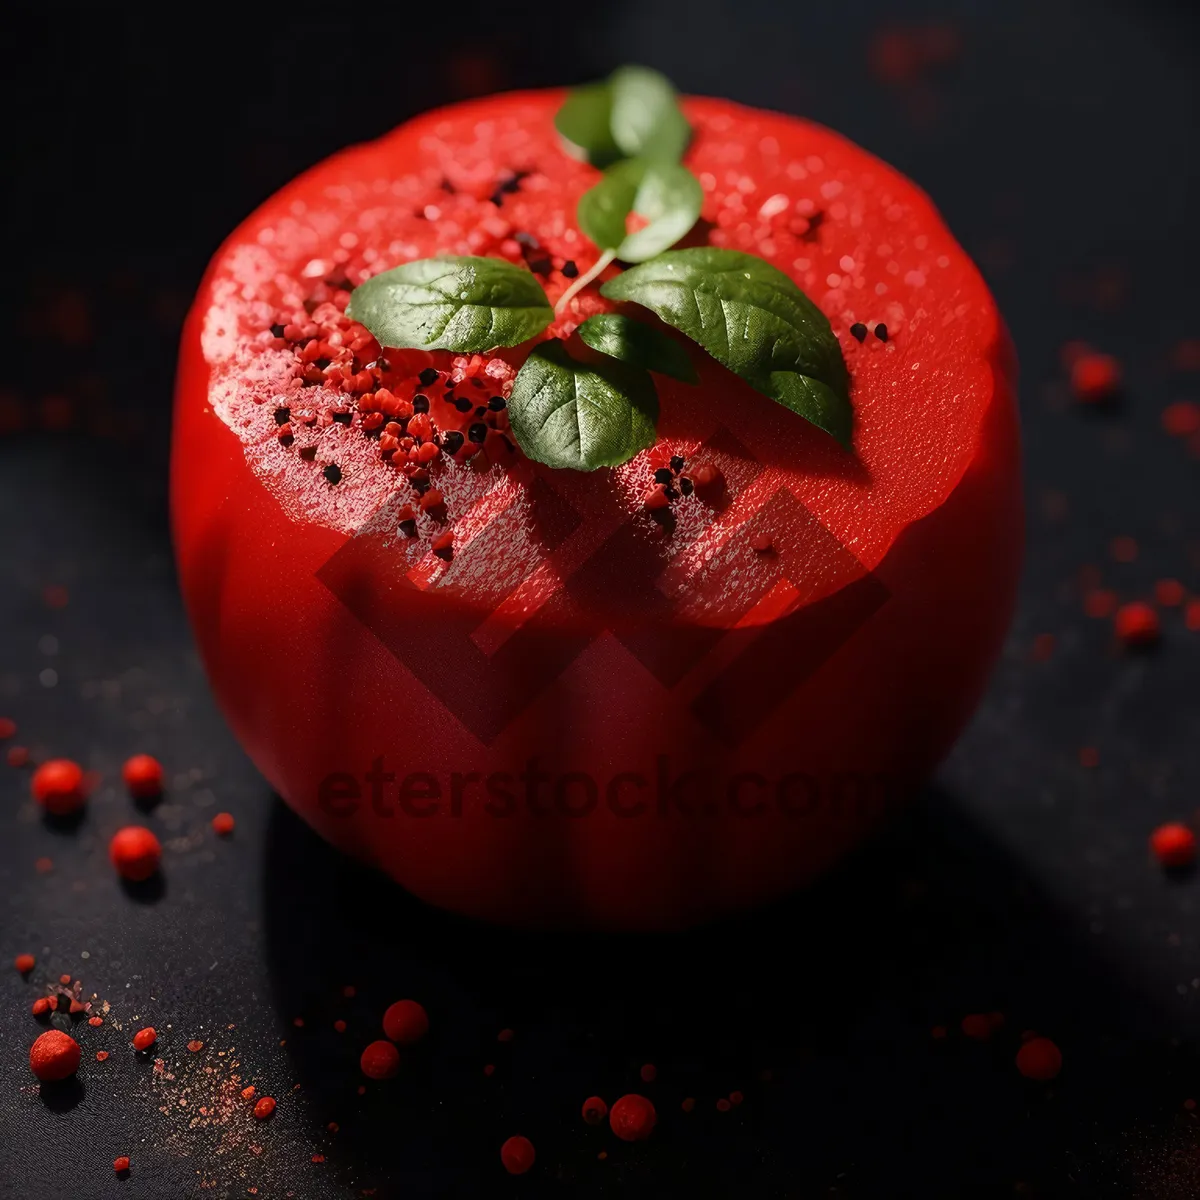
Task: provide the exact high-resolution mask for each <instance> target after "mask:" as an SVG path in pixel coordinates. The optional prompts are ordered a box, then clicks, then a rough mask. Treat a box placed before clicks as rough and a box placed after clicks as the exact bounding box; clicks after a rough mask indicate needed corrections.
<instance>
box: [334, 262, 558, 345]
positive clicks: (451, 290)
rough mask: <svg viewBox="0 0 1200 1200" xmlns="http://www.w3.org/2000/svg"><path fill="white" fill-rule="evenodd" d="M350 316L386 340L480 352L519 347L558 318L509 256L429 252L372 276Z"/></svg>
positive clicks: (354, 296)
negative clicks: (452, 255)
mask: <svg viewBox="0 0 1200 1200" xmlns="http://www.w3.org/2000/svg"><path fill="white" fill-rule="evenodd" d="M346 315H347V316H349V317H351V318H353V319H354V320H355V321H358V322H360V323H361V324H363V325H365V326H366V327H367V328H368V329H369V330H370V331H371V332H372V333H373V334H374V335H375V337H376V339H377V340H378V341H379V344H380V345H381V346H392V347H394V348H395V349H397V350H409V349H419V350H454V351H457V352H458V353H460V354H473V353H478V352H480V351H483V350H491V349H493V348H494V347H496V346H516V345H518V344H519V343H520V342H527V341H528V340H529V339H530V338H531V337H534V336H536V335H537V334H539V333H541V331H542V330H543V329H545V328H546V326H547V325H549V324H550V322H551V321H552V320H553V319H554V310H553V308H551V306H550V301H549V300H547V299H546V293H545V292H544V291H542V285H541V284H540V283H538V281H537V279H536V278H534V276H533V275H532V273H531V272H529V271H526V270H523V269H522V268H521V267H517V266H514V265H513V264H512V263H510V262H507V261H506V260H504V259H502V258H475V257H463V258H422V259H418V260H416V261H415V262H409V263H404V264H403V266H399V267H393V268H392V270H390V271H384V272H382V273H381V274H379V275H376V276H374V277H373V278H371V279H368V280H367V281H366V282H365V283H363V284H361V285H360V286H359V287H356V288H355V289H354V291H353V293H352V294H351V296H350V304H349V306H348V307H347V309H346Z"/></svg>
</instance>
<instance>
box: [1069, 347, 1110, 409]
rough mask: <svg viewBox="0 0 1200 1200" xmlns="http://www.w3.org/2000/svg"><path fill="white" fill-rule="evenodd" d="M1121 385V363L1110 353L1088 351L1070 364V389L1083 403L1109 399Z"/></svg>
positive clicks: (1094, 402)
mask: <svg viewBox="0 0 1200 1200" xmlns="http://www.w3.org/2000/svg"><path fill="white" fill-rule="evenodd" d="M1120 387H1121V364H1120V363H1118V362H1117V360H1116V359H1115V358H1113V356H1112V355H1111V354H1097V353H1095V352H1093V351H1088V352H1086V353H1084V354H1081V355H1080V356H1079V357H1078V358H1076V359H1075V361H1074V362H1073V363H1072V364H1071V391H1072V392H1073V393H1074V395H1075V399H1076V400H1078V401H1080V402H1081V403H1083V404H1096V403H1098V402H1099V401H1102V400H1108V399H1111V398H1112V397H1113V396H1115V395H1116V393H1117V392H1118V391H1119V390H1120Z"/></svg>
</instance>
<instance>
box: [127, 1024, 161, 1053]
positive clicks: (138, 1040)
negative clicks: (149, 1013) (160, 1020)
mask: <svg viewBox="0 0 1200 1200" xmlns="http://www.w3.org/2000/svg"><path fill="white" fill-rule="evenodd" d="M156 1041H158V1034H157V1033H156V1032H155V1031H154V1030H153V1029H152V1028H150V1027H147V1028H146V1029H139V1030H138V1031H137V1033H135V1034H134V1035H133V1048H134V1049H135V1050H149V1049H150V1047H151V1046H153V1045H154V1043H155V1042H156Z"/></svg>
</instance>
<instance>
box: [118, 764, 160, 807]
mask: <svg viewBox="0 0 1200 1200" xmlns="http://www.w3.org/2000/svg"><path fill="white" fill-rule="evenodd" d="M121 778H122V779H124V780H125V786H126V787H127V788H128V789H129V794H130V795H131V796H133V797H134V798H135V799H137V800H148V799H150V798H152V797H154V796H159V795H161V794H162V788H163V769H162V763H160V762H159V761H158V759H157V758H153V757H152V756H151V755H149V754H135V755H134V756H133V757H132V758H130V759H127V760H126V762H125V765H124V766H123V767H122V768H121Z"/></svg>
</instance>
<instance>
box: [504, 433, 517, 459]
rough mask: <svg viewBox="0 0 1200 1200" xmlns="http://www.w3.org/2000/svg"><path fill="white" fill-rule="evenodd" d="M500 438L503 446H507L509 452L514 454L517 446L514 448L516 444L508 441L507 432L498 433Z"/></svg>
mask: <svg viewBox="0 0 1200 1200" xmlns="http://www.w3.org/2000/svg"><path fill="white" fill-rule="evenodd" d="M500 440H501V441H502V442H503V443H504V444H505V446H507V447H508V450H509V453H511V454H516V452H517V448H516V446H514V445H513V444H512V442H510V441H509V440H508V435H507V434H503V433H502V434H501V435H500Z"/></svg>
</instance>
